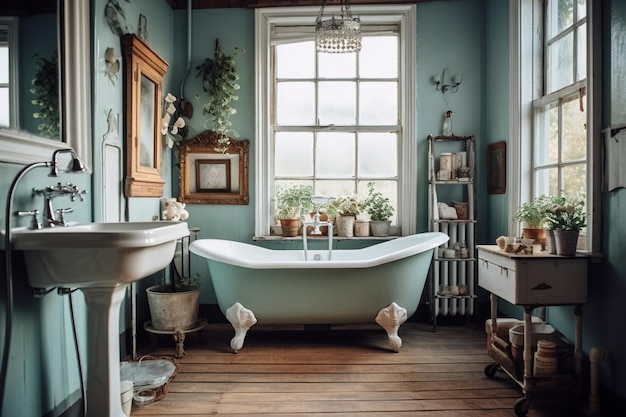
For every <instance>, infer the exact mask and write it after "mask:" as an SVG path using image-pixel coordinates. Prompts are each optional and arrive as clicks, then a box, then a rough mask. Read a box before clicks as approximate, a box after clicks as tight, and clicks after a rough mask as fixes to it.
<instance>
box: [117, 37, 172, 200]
mask: <svg viewBox="0 0 626 417" xmlns="http://www.w3.org/2000/svg"><path fill="white" fill-rule="evenodd" d="M122 44H123V49H124V58H125V63H124V72H125V76H124V80H125V83H126V84H125V87H124V89H125V95H124V107H125V111H126V120H125V124H126V129H125V130H126V153H127V155H126V185H125V187H124V188H125V193H126V195H127V196H128V197H161V196H162V195H163V184H165V181H164V180H163V178H162V176H161V141H160V136H161V126H160V121H161V96H162V91H161V90H162V82H163V77H164V76H165V73H166V72H167V62H165V61H164V60H163V59H162V58H161V57H159V55H157V54H156V53H155V52H154V51H153V50H152V49H150V48H149V47H148V45H146V44H145V43H144V42H143V41H142V40H141V39H139V37H138V36H136V35H134V34H127V35H124V36H123V37H122ZM144 81H146V82H148V83H150V84H151V88H150V90H151V96H150V92H148V94H146V92H145V91H144V89H143V88H142V85H143V83H144ZM146 105H148V111H150V110H152V111H151V112H150V113H151V114H149V117H148V118H147V120H146V118H144V117H141V115H142V114H144V113H145V110H146V109H145V108H142V106H146ZM146 122H147V123H148V124H150V123H151V124H152V125H151V126H147V125H146ZM146 147H147V148H149V149H144V148H146ZM142 152H143V153H144V155H148V159H150V160H149V161H146V160H142V158H141V154H142Z"/></svg>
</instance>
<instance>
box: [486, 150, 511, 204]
mask: <svg viewBox="0 0 626 417" xmlns="http://www.w3.org/2000/svg"><path fill="white" fill-rule="evenodd" d="M487 192H488V193H489V194H504V193H505V192H506V142H505V141H500V142H496V143H492V144H490V145H487Z"/></svg>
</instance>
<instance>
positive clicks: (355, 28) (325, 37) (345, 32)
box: [315, 0, 361, 53]
mask: <svg viewBox="0 0 626 417" xmlns="http://www.w3.org/2000/svg"><path fill="white" fill-rule="evenodd" d="M325 6H326V0H322V8H321V9H320V13H319V15H318V16H317V19H316V20H315V41H316V42H315V43H316V45H317V51H318V52H330V53H347V52H358V51H360V50H361V20H360V19H359V18H358V17H352V12H351V11H350V6H349V5H348V0H341V18H335V16H334V15H333V16H332V17H331V18H330V19H326V20H324V7H325Z"/></svg>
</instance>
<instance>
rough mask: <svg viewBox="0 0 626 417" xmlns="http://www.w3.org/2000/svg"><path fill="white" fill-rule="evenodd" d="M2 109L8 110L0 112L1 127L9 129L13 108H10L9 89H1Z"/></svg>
mask: <svg viewBox="0 0 626 417" xmlns="http://www.w3.org/2000/svg"><path fill="white" fill-rule="evenodd" d="M0 109H6V110H4V111H0V126H7V127H8V126H9V117H10V113H11V108H10V107H9V89H8V88H7V87H0Z"/></svg>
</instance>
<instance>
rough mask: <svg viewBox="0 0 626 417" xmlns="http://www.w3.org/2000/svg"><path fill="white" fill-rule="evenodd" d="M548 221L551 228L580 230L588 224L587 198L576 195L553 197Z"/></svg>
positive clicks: (548, 210)
mask: <svg viewBox="0 0 626 417" xmlns="http://www.w3.org/2000/svg"><path fill="white" fill-rule="evenodd" d="M546 223H547V225H548V227H549V228H550V229H560V230H580V229H582V228H583V227H585V226H587V213H585V199H584V198H583V197H580V196H574V195H568V196H560V197H553V199H552V206H551V207H549V208H548V209H547V219H546Z"/></svg>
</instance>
